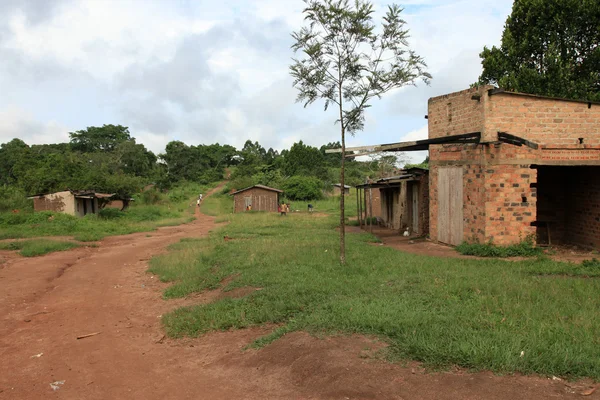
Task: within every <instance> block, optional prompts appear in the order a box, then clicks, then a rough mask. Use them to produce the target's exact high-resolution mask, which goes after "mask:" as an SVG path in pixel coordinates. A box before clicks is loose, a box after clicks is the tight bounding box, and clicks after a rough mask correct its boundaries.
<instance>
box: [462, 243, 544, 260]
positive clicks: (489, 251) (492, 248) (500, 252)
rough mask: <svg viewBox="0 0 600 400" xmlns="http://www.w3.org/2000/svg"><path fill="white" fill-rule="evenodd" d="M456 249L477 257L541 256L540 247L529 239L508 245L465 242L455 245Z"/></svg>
mask: <svg viewBox="0 0 600 400" xmlns="http://www.w3.org/2000/svg"><path fill="white" fill-rule="evenodd" d="M456 251H458V252H459V253H460V254H464V255H467V256H477V257H498V258H505V257H535V256H541V255H542V254H544V253H543V251H542V249H540V248H539V247H535V246H534V245H533V243H532V242H530V241H523V242H521V243H518V244H514V245H510V246H496V245H494V244H492V243H466V242H463V243H462V244H460V245H458V246H456Z"/></svg>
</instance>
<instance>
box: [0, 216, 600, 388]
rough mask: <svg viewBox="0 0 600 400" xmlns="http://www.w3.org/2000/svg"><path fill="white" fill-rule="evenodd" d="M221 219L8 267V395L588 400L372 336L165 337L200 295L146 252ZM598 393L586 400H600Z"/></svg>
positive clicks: (2, 317)
mask: <svg viewBox="0 0 600 400" xmlns="http://www.w3.org/2000/svg"><path fill="white" fill-rule="evenodd" d="M214 227H215V223H214V219H213V218H212V217H208V216H204V215H199V218H198V219H197V220H196V221H195V222H192V223H190V224H187V225H182V226H179V227H169V228H162V229H160V230H158V231H156V232H151V233H149V234H146V233H141V234H133V235H127V236H121V237H113V238H108V239H106V240H104V241H102V242H101V243H100V246H99V247H98V248H82V249H75V250H72V251H68V252H61V253H54V254H50V255H47V256H43V257H38V258H27V259H26V258H11V259H9V260H8V261H7V262H6V263H5V264H3V265H1V266H0V360H1V362H0V398H1V399H48V398H50V399H511V400H514V399H550V398H580V396H581V393H582V392H584V391H585V390H588V389H590V388H591V386H589V385H588V384H586V383H585V382H584V383H579V384H574V385H571V384H567V383H566V382H564V381H558V380H550V379H546V378H536V377H498V376H494V375H493V374H490V373H478V374H467V373H464V372H460V371H458V372H456V371H455V372H448V373H435V374H428V373H425V372H423V371H422V370H421V369H420V368H419V367H418V366H416V365H415V366H410V365H409V366H408V367H406V366H400V365H393V364H389V363H386V362H384V361H381V360H379V359H377V357H376V356H375V352H376V351H377V350H378V349H380V348H381V347H382V344H381V343H378V342H377V341H376V340H372V339H368V338H363V337H333V338H326V339H318V338H314V337H311V336H309V335H307V334H305V333H293V334H290V335H287V336H286V337H284V338H282V339H280V340H278V341H276V342H275V343H273V344H271V345H270V346H267V347H266V348H264V349H261V350H258V351H256V350H247V351H243V350H242V348H243V347H244V346H245V345H247V344H248V343H250V342H251V341H252V340H253V339H255V338H256V337H258V336H261V335H264V334H266V333H267V332H268V331H269V328H267V327H265V328H256V329H247V330H241V331H232V332H218V333H212V334H209V335H206V336H203V337H201V338H198V339H183V340H169V339H165V338H164V336H163V331H162V328H161V324H160V316H161V315H162V314H163V313H165V312H167V311H169V310H172V309H174V308H176V307H177V306H179V305H182V304H189V303H190V302H193V301H201V300H202V299H201V298H202V296H200V297H195V298H193V299H183V300H174V301H171V300H169V301H165V300H163V299H162V298H161V292H162V290H164V288H165V287H166V285H165V284H162V283H161V282H159V281H158V280H157V279H156V277H153V276H151V275H149V274H148V273H146V270H147V268H148V267H147V261H148V259H149V258H150V257H152V256H153V255H156V254H158V253H160V252H161V251H164V249H165V247H166V246H167V245H168V244H170V243H173V242H176V241H178V240H179V239H181V238H183V237H201V236H203V235H206V234H208V232H209V231H210V230H211V229H213V228H214ZM147 235H150V237H147ZM205 297H206V296H205ZM208 297H210V296H208ZM208 297H207V298H208ZM96 332H100V333H99V334H97V335H95V336H90V337H87V338H84V339H80V340H78V339H77V336H80V335H86V334H90V333H96ZM62 381H64V383H61V382H62ZM51 383H54V386H55V388H57V389H56V390H54V389H53V388H52V387H51ZM598 392H600V389H599V390H598V391H597V392H596V393H593V394H592V395H590V396H589V397H584V398H588V399H599V398H600V397H599V393H598Z"/></svg>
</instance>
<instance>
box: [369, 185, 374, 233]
mask: <svg viewBox="0 0 600 400" xmlns="http://www.w3.org/2000/svg"><path fill="white" fill-rule="evenodd" d="M369 214H371V218H370V221H371V233H373V189H371V188H369Z"/></svg>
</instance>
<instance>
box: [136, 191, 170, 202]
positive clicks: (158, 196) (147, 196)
mask: <svg viewBox="0 0 600 400" xmlns="http://www.w3.org/2000/svg"><path fill="white" fill-rule="evenodd" d="M135 200H136V201H137V202H138V203H139V204H152V205H154V204H159V203H163V202H164V201H165V200H166V196H165V195H164V194H163V193H161V192H160V191H159V190H158V189H156V188H154V187H153V188H150V189H148V190H144V191H143V192H142V193H140V194H138V195H137V196H136V197H135Z"/></svg>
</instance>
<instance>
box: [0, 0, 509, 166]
mask: <svg viewBox="0 0 600 400" xmlns="http://www.w3.org/2000/svg"><path fill="white" fill-rule="evenodd" d="M375 3H376V8H377V10H378V12H380V11H382V10H384V6H385V4H387V3H388V1H387V0H385V1H384V0H376V1H375ZM403 3H404V5H406V6H407V8H406V11H405V16H404V17H405V19H406V20H407V22H408V28H409V29H410V30H411V36H412V37H411V39H410V44H411V46H412V48H414V50H416V51H417V53H418V54H420V55H422V56H424V57H425V59H426V61H427V62H428V64H429V70H430V72H432V73H433V75H434V80H433V82H432V85H431V86H430V87H424V86H422V85H421V86H420V87H418V88H412V87H411V88H406V89H403V90H400V91H398V92H397V93H395V94H392V95H390V96H388V97H387V98H385V99H384V100H382V101H378V102H374V103H373V108H372V109H370V110H369V114H368V115H367V125H366V130H365V132H364V133H358V134H357V136H356V137H349V138H348V145H355V146H358V145H364V144H373V143H377V142H379V143H386V142H387V143H389V142H397V141H400V140H410V139H406V138H412V137H417V136H418V135H421V134H422V133H423V130H422V129H423V128H420V127H421V125H422V121H423V120H422V118H423V115H424V114H426V112H427V99H428V98H429V97H431V96H434V95H438V94H442V93H446V92H450V91H454V90H460V89H463V88H465V87H467V86H468V85H469V84H470V83H472V82H473V81H474V80H475V79H476V78H477V76H478V74H479V71H480V64H479V59H478V53H479V52H480V51H481V48H482V47H483V45H485V44H488V45H490V44H495V43H497V42H498V41H499V38H500V34H501V31H502V24H503V22H504V20H505V17H506V15H507V14H508V12H509V11H510V6H511V4H512V1H511V0H503V1H496V0H459V1H456V0H406V1H404V2H403ZM304 6H305V5H304V3H303V2H302V1H281V0H255V1H252V2H248V1H247V0H223V1H220V2H213V1H208V0H197V1H178V2H174V1H160V0H120V1H97V0H77V1H75V0H53V1H46V0H1V1H0V58H1V59H2V63H0V86H2V90H3V92H4V93H9V96H6V97H4V98H0V115H2V116H3V121H0V127H1V128H2V130H1V131H0V135H1V136H0V140H10V139H12V137H10V136H18V137H21V138H23V139H24V140H26V141H27V142H28V143H41V142H56V141H60V140H66V138H67V132H68V129H67V128H66V127H70V128H71V129H83V128H85V127H86V126H89V125H92V124H95V125H101V124H102V123H117V124H123V125H127V126H129V127H130V130H131V132H132V134H133V135H134V136H135V137H137V139H138V141H139V142H142V143H144V144H145V145H146V146H147V147H148V148H150V149H152V150H153V151H162V149H163V148H164V146H165V144H166V143H167V142H168V141H170V140H182V141H184V142H186V143H189V144H199V143H212V142H216V141H219V142H220V143H229V144H233V145H235V146H242V145H243V143H244V142H245V141H246V140H247V139H250V140H252V141H256V140H258V141H259V142H260V143H261V144H262V145H263V146H265V147H267V148H268V147H273V148H276V149H282V148H286V147H287V148H289V146H291V144H293V142H295V141H298V140H303V141H304V142H305V143H308V144H311V145H314V146H320V145H322V144H324V143H327V142H331V141H338V140H339V127H338V126H337V125H334V121H335V119H336V115H335V113H334V112H332V111H330V112H327V113H324V112H323V109H322V104H318V103H317V104H314V105H311V106H309V107H308V108H307V109H304V108H303V107H302V105H300V104H296V103H295V97H296V91H295V89H294V88H292V80H291V78H290V77H289V75H288V65H289V63H290V59H291V57H292V56H293V54H292V51H291V50H290V45H291V41H292V39H291V37H290V33H291V32H292V30H297V29H298V28H299V27H301V26H302V24H303V15H302V14H301V11H302V9H303V8H304ZM379 16H380V14H379ZM8 98H10V100H7V99H8ZM8 101H10V102H11V103H10V104H9V103H8ZM48 104H51V105H52V107H48V106H47V105H48ZM98 121H100V122H98ZM36 132H37V133H36ZM7 137H9V138H8V139H6V138H7ZM417 156H418V157H420V155H417ZM420 158H424V156H423V157H420ZM418 161H422V160H418Z"/></svg>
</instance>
